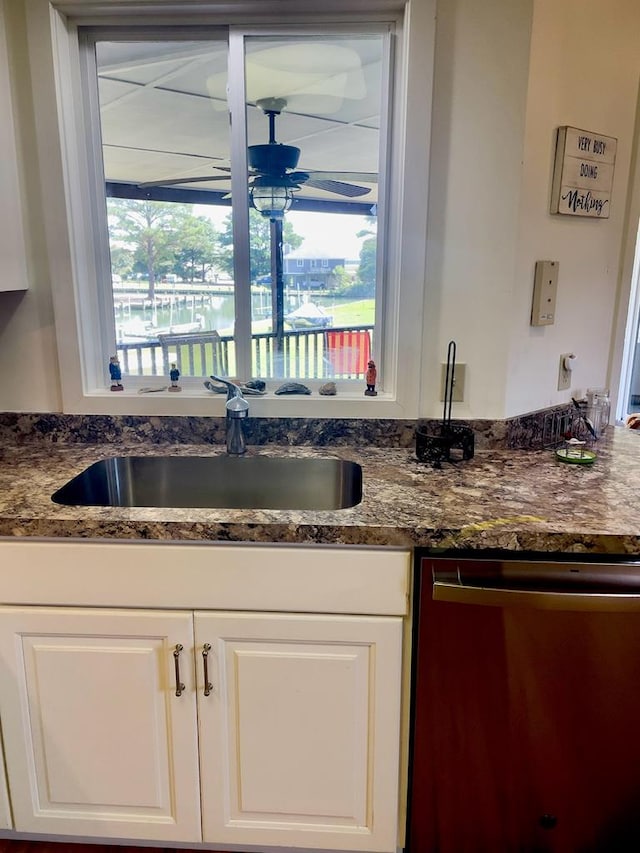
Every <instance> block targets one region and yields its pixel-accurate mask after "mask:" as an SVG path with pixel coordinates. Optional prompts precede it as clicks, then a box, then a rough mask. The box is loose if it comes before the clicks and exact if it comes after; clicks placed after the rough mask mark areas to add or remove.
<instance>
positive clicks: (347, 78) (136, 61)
mask: <svg viewBox="0 0 640 853" xmlns="http://www.w3.org/2000/svg"><path fill="white" fill-rule="evenodd" d="M97 60H98V84H99V96H100V109H101V123H102V142H103V154H104V168H105V177H106V179H107V180H108V181H116V182H125V183H132V184H141V183H146V182H150V181H160V180H165V179H166V180H168V181H169V180H170V181H175V179H177V178H190V177H194V176H200V175H203V176H204V175H208V174H211V175H212V176H214V175H217V176H221V175H224V174H225V172H224V171H220V170H217V169H216V166H221V167H226V168H228V167H229V164H230V123H229V113H228V108H227V99H226V89H227V44H226V42H225V41H198V42H175V41H166V42H156V41H139V42H115V41H114V42H99V43H98V45H97ZM381 66H382V60H381V48H380V39H379V37H369V36H367V37H357V36H354V37H352V38H348V39H347V38H345V37H344V36H343V37H341V38H340V39H339V41H332V40H330V39H329V40H327V39H325V38H323V39H322V40H320V39H318V38H310V37H307V38H304V39H296V40H295V41H292V40H290V39H289V40H284V39H282V38H280V39H273V38H269V39H266V38H262V37H261V38H257V39H255V40H252V41H251V42H248V49H247V55H246V76H247V84H246V85H247V134H248V140H249V144H256V143H266V142H267V141H268V120H267V117H266V116H265V115H264V113H263V112H262V111H261V110H260V109H259V108H258V107H257V106H256V101H257V100H258V99H259V98H264V97H283V98H285V99H286V100H287V106H286V109H285V110H284V111H283V112H282V113H281V114H280V115H279V116H277V118H276V139H277V141H278V142H283V143H286V144H289V145H295V146H297V147H299V148H300V149H301V156H300V163H299V166H298V168H299V169H302V170H323V171H330V172H335V171H348V172H369V173H377V172H378V171H379V164H378V147H379V143H378V139H379V127H380V102H381V93H380V86H381V84H380V80H381ZM356 183H359V184H361V185H362V186H367V187H368V188H369V190H370V192H369V193H368V194H367V195H364V196H362V197H360V198H358V199H356V200H357V201H359V202H366V203H369V202H371V204H374V203H375V202H376V200H377V184H376V183H375V182H372V183H367V184H365V183H363V182H362V181H357V182H356ZM183 186H185V187H188V188H191V189H202V190H215V191H217V192H220V191H228V190H230V183H229V182H228V181H213V182H206V181H203V182H198V183H188V184H185V185H183ZM296 194H297V195H299V196H301V197H304V198H315V199H331V200H334V201H335V200H340V201H345V202H348V199H346V198H344V197H343V196H339V195H334V194H332V193H327V192H324V191H321V190H319V189H317V188H311V187H304V186H303V188H302V189H301V190H300V191H299V192H298V193H296Z"/></svg>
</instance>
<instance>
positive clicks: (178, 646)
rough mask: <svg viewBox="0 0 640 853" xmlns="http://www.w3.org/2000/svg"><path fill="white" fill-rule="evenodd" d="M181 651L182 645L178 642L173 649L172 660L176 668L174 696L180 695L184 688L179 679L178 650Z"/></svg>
mask: <svg viewBox="0 0 640 853" xmlns="http://www.w3.org/2000/svg"><path fill="white" fill-rule="evenodd" d="M181 651H182V645H181V644H180V643H176V647H175V649H174V650H173V662H174V664H175V668H176V696H182V691H183V690H184V684H183V683H182V682H181V681H180V652H181Z"/></svg>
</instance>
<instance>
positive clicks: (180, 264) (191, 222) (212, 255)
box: [173, 216, 219, 282]
mask: <svg viewBox="0 0 640 853" xmlns="http://www.w3.org/2000/svg"><path fill="white" fill-rule="evenodd" d="M177 237H178V242H179V248H178V250H177V251H176V252H175V255H174V258H175V264H174V267H173V272H175V273H176V275H178V276H179V277H180V278H183V279H188V280H189V281H191V282H192V281H193V280H194V279H196V278H197V279H199V280H200V281H204V280H205V278H206V274H207V272H209V270H211V269H212V268H213V266H214V265H215V263H216V260H217V258H218V251H219V250H218V234H217V231H216V229H215V228H214V226H213V223H212V222H211V220H210V219H207V218H206V216H186V217H185V218H184V219H183V221H182V223H181V227H180V229H179V232H178V234H177Z"/></svg>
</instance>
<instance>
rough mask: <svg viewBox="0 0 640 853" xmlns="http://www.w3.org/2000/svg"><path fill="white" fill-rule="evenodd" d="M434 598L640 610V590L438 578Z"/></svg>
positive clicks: (543, 606) (498, 604)
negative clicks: (559, 587) (555, 587)
mask: <svg viewBox="0 0 640 853" xmlns="http://www.w3.org/2000/svg"><path fill="white" fill-rule="evenodd" d="M433 599H434V601H445V602H450V603H452V604H476V605H478V604H479V605H486V606H488V607H528V608H532V609H537V610H575V611H582V612H585V613H598V612H600V613H633V612H640V592H561V591H555V590H536V589H514V588H509V587H492V586H471V585H466V584H460V583H448V582H446V581H438V580H436V581H434V583H433Z"/></svg>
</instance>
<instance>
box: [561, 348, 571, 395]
mask: <svg viewBox="0 0 640 853" xmlns="http://www.w3.org/2000/svg"><path fill="white" fill-rule="evenodd" d="M572 358H575V356H574V354H573V353H572V352H563V353H562V355H561V356H560V364H559V366H558V391H567V390H568V389H569V388H571V359H572Z"/></svg>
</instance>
